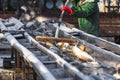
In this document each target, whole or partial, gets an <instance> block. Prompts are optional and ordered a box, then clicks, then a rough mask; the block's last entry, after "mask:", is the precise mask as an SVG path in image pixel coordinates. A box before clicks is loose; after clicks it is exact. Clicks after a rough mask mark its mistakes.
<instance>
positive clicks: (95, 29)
mask: <svg viewBox="0 0 120 80" xmlns="http://www.w3.org/2000/svg"><path fill="white" fill-rule="evenodd" d="M70 1H71V2H72V5H73V7H72V9H71V8H69V7H67V6H63V7H62V8H61V11H67V12H69V13H70V15H72V16H75V17H77V18H78V25H79V28H80V30H83V31H85V32H87V33H89V34H92V35H95V36H99V32H100V30H99V8H98V4H97V2H98V0H70Z"/></svg>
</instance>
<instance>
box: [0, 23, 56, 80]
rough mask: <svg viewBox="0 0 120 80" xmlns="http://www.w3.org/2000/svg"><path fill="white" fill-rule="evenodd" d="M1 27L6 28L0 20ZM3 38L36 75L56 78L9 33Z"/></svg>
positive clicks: (48, 78)
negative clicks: (30, 66)
mask: <svg viewBox="0 0 120 80" xmlns="http://www.w3.org/2000/svg"><path fill="white" fill-rule="evenodd" d="M0 27H1V29H5V30H6V29H7V28H6V27H5V26H4V24H3V23H2V22H1V21H0ZM4 36H5V38H6V39H7V40H8V41H9V43H10V44H11V46H12V47H14V48H15V49H17V50H18V51H19V52H20V53H21V54H22V55H23V57H24V58H25V59H26V60H27V61H28V62H30V63H31V64H32V67H33V68H34V69H35V70H36V71H37V73H38V75H42V77H43V79H45V80H50V79H52V80H56V79H55V78H54V76H53V75H52V74H51V73H50V72H49V70H48V69H47V68H46V67H45V66H44V65H43V63H42V62H41V61H40V60H39V59H38V58H36V56H35V55H33V53H32V52H30V51H29V50H28V49H26V48H25V47H24V46H22V45H21V44H20V43H19V42H18V41H17V40H16V39H15V38H14V37H13V36H12V35H11V34H10V33H8V32H5V33H4Z"/></svg>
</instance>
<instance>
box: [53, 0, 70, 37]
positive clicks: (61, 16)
mask: <svg viewBox="0 0 120 80" xmlns="http://www.w3.org/2000/svg"><path fill="white" fill-rule="evenodd" d="M68 3H69V0H67V1H66V2H65V5H64V6H66V5H67V4H68ZM64 13H65V11H62V12H61V14H60V18H59V22H58V27H57V29H56V32H55V37H56V38H57V37H58V35H59V29H60V24H61V22H62V18H63V14H64Z"/></svg>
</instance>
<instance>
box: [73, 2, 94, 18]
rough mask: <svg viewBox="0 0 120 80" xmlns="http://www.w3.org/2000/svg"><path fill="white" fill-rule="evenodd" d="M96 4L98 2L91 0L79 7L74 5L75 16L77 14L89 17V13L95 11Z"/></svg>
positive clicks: (80, 16)
mask: <svg viewBox="0 0 120 80" xmlns="http://www.w3.org/2000/svg"><path fill="white" fill-rule="evenodd" d="M95 5H96V3H94V2H89V3H85V4H82V5H78V6H77V7H74V6H73V11H74V14H73V16H76V17H78V18H82V17H88V16H89V15H91V14H92V13H94V11H95Z"/></svg>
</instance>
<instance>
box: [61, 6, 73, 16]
mask: <svg viewBox="0 0 120 80" xmlns="http://www.w3.org/2000/svg"><path fill="white" fill-rule="evenodd" d="M60 10H61V11H66V12H68V13H69V14H70V15H72V14H73V10H72V9H71V8H69V7H67V6H63V7H62V8H60Z"/></svg>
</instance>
